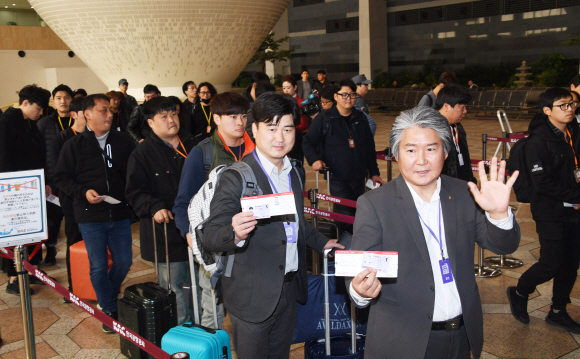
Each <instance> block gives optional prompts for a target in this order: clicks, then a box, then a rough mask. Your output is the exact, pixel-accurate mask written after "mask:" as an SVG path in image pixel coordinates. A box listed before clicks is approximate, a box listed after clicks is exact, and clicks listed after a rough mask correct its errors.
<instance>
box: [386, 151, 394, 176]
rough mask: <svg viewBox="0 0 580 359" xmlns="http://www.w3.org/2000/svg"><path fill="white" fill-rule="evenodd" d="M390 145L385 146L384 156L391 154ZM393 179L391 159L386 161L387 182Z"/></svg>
mask: <svg viewBox="0 0 580 359" xmlns="http://www.w3.org/2000/svg"><path fill="white" fill-rule="evenodd" d="M392 155H393V153H392V150H391V147H387V148H385V156H392ZM392 179H393V161H387V182H391V180H392Z"/></svg>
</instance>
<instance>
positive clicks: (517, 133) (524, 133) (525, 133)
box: [510, 131, 530, 136]
mask: <svg viewBox="0 0 580 359" xmlns="http://www.w3.org/2000/svg"><path fill="white" fill-rule="evenodd" d="M529 134H530V133H529V132H528V131H522V132H512V133H511V135H526V136H527V135H529ZM511 135H510V136H511Z"/></svg>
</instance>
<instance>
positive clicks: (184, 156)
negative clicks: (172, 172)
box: [173, 136, 187, 158]
mask: <svg viewBox="0 0 580 359" xmlns="http://www.w3.org/2000/svg"><path fill="white" fill-rule="evenodd" d="M177 139H178V140H179V144H180V145H181V148H183V152H185V154H183V152H181V151H180V150H178V149H177V148H173V149H174V150H175V152H177V153H179V154H180V155H181V156H183V158H187V151H186V150H185V146H184V145H183V142H181V138H179V136H177Z"/></svg>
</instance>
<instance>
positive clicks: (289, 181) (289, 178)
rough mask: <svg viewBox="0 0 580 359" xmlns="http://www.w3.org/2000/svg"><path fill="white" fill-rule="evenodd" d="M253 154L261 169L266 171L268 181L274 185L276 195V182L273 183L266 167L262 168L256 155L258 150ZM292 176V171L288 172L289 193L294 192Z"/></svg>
mask: <svg viewBox="0 0 580 359" xmlns="http://www.w3.org/2000/svg"><path fill="white" fill-rule="evenodd" d="M252 154H253V155H254V158H255V159H256V161H257V162H258V164H259V165H260V168H261V169H262V171H264V173H265V174H266V177H268V181H270V184H271V185H272V189H273V190H274V193H278V190H277V189H276V186H274V182H272V179H271V178H270V175H269V174H268V172H266V170H265V169H264V166H262V162H260V159H259V158H258V155H256V150H254V151H253V152H252ZM291 174H292V171H290V172H288V187H289V189H290V190H289V191H288V192H292V177H291V176H290V175H291Z"/></svg>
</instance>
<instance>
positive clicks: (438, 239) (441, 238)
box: [417, 201, 445, 260]
mask: <svg viewBox="0 0 580 359" xmlns="http://www.w3.org/2000/svg"><path fill="white" fill-rule="evenodd" d="M417 214H418V215H419V219H420V220H421V222H423V224H424V225H425V227H427V229H428V230H429V232H431V235H432V236H433V238H435V240H436V241H437V243H439V248H440V249H441V257H442V258H443V260H445V255H444V254H443V237H441V201H439V238H437V236H436V235H435V232H433V230H432V229H431V228H430V227H429V226H428V225H427V223H425V221H424V220H423V218H421V213H419V210H417Z"/></svg>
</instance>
